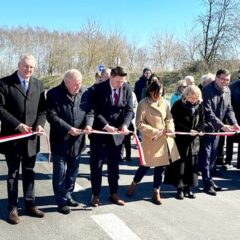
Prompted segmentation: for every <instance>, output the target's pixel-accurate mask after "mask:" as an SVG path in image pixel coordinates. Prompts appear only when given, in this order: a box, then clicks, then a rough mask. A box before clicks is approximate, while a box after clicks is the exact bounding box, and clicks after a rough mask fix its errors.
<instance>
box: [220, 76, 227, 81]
mask: <svg viewBox="0 0 240 240" xmlns="http://www.w3.org/2000/svg"><path fill="white" fill-rule="evenodd" d="M218 78H219V79H221V80H223V81H230V79H229V78H224V77H218Z"/></svg>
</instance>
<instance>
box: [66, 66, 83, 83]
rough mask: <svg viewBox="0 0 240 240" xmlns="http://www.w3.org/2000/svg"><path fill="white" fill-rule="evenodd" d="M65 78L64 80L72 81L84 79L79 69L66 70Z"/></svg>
mask: <svg viewBox="0 0 240 240" xmlns="http://www.w3.org/2000/svg"><path fill="white" fill-rule="evenodd" d="M63 79H64V82H67V81H71V80H80V81H82V74H81V72H80V71H78V70H77V69H70V70H68V71H66V72H65V74H64V77H63Z"/></svg>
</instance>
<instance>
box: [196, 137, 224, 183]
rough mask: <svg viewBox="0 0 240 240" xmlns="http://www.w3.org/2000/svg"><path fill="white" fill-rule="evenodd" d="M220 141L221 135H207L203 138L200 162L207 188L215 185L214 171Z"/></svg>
mask: <svg viewBox="0 0 240 240" xmlns="http://www.w3.org/2000/svg"><path fill="white" fill-rule="evenodd" d="M218 142H219V137H216V136H208V135H205V136H203V138H202V139H201V144H200V151H199V159H198V163H199V169H200V171H201V172H202V180H203V186H204V187H205V188H209V187H211V186H212V185H213V181H212V171H213V168H214V165H215V162H216V157H217V146H218Z"/></svg>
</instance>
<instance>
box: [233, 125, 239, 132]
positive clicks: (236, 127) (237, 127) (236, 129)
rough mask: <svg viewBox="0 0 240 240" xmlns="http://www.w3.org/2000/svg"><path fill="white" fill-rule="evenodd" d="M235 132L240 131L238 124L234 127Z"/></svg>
mask: <svg viewBox="0 0 240 240" xmlns="http://www.w3.org/2000/svg"><path fill="white" fill-rule="evenodd" d="M232 128H233V131H240V126H239V125H238V124H234V125H232Z"/></svg>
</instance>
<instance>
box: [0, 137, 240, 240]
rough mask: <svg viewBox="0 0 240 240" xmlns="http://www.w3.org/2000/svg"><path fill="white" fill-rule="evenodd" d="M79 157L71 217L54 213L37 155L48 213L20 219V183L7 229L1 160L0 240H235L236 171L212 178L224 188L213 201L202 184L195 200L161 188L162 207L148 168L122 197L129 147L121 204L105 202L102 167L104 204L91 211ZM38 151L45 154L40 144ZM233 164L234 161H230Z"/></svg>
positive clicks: (239, 219)
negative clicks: (16, 219) (13, 221)
mask: <svg viewBox="0 0 240 240" xmlns="http://www.w3.org/2000/svg"><path fill="white" fill-rule="evenodd" d="M87 151H88V149H86V151H85V153H84V154H83V156H82V159H81V161H80V169H79V170H80V171H79V175H78V178H77V185H76V189H75V190H76V191H75V192H74V194H73V196H74V198H75V200H77V201H79V202H80V203H81V205H80V206H79V207H76V208H72V212H71V213H70V214H69V215H66V216H65V215H62V214H60V213H58V212H57V206H56V204H55V199H54V196H53V191H52V183H51V174H52V164H51V163H48V162H46V161H40V160H44V159H45V156H44V155H40V156H39V161H38V162H37V164H36V167H35V170H36V196H37V198H36V201H37V204H38V205H39V207H40V208H41V209H42V210H43V211H44V212H45V213H46V215H45V217H44V218H43V219H36V218H31V217H28V216H25V215H24V211H23V209H22V207H23V199H22V185H21V182H20V183H19V196H20V203H19V206H20V211H19V213H20V223H19V224H18V225H14V226H13V225H10V224H8V223H7V222H6V218H7V191H6V178H7V168H6V163H5V159H4V157H3V156H1V157H0V240H42V239H46V240H54V239H56V240H67V239H71V240H77V239H84V240H85V239H86V240H88V239H94V240H96V239H104V240H105V239H116V240H120V239H124V240H126V239H153V240H154V239H156V240H161V239H163V240H165V239H169V240H170V239H171V240H172V239H178V240H179V239H180V240H181V239H194V240H196V239H216V240H219V239H228V240H229V239H238V237H239V225H240V190H239V189H240V170H238V169H236V168H233V169H232V170H228V171H222V174H223V175H222V177H221V178H215V181H216V183H217V184H218V185H220V186H223V187H224V188H225V190H224V191H222V192H219V193H218V195H217V196H216V197H213V196H209V195H206V194H205V193H203V192H202V188H201V181H200V185H199V188H197V189H196V192H197V193H196V196H197V198H196V199H194V200H192V199H184V200H177V199H176V198H175V194H176V191H175V189H174V187H172V186H167V185H163V186H162V189H161V196H162V199H163V204H162V205H160V206H156V205H154V204H153V203H152V202H151V196H152V173H153V171H152V170H150V171H149V172H148V174H147V175H146V176H145V177H144V179H143V181H142V182H141V183H140V184H139V185H138V186H137V190H136V194H135V195H134V196H133V197H131V198H128V197H126V196H125V192H126V189H127V186H128V185H129V184H130V183H131V181H132V178H133V175H134V173H135V171H136V169H137V166H138V159H137V152H136V150H135V149H133V158H132V159H133V160H132V161H131V162H123V163H120V179H119V184H120V188H119V195H120V196H121V197H122V198H123V199H124V200H125V201H126V204H125V206H123V207H122V206H116V205H114V204H112V203H110V202H109V201H108V184H107V171H106V166H105V167H104V169H105V170H104V176H103V187H102V192H101V200H102V205H101V206H100V207H97V208H93V207H91V206H90V205H89V202H90V198H91V187H90V181H89V179H90V176H89V156H88V155H87V154H86V152H87ZM42 152H46V146H45V143H44V142H43V145H42ZM234 164H235V161H234Z"/></svg>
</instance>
